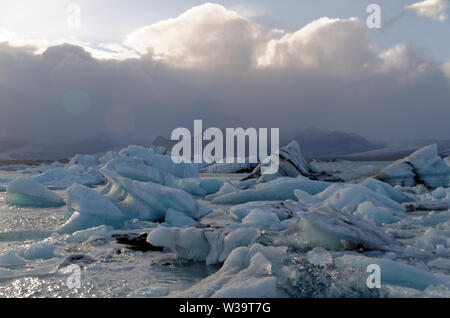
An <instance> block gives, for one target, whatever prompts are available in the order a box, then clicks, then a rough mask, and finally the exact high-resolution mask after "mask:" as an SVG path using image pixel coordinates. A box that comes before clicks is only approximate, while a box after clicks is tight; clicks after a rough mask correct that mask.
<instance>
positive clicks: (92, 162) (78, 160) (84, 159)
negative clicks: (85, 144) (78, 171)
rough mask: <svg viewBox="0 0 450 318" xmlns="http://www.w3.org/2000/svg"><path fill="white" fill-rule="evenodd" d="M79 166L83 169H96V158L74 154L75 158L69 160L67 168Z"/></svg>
mask: <svg viewBox="0 0 450 318" xmlns="http://www.w3.org/2000/svg"><path fill="white" fill-rule="evenodd" d="M73 165H80V166H83V167H86V168H87V167H97V165H98V161H97V158H95V157H94V156H91V155H80V154H76V155H75V157H73V158H72V159H70V161H69V166H73Z"/></svg>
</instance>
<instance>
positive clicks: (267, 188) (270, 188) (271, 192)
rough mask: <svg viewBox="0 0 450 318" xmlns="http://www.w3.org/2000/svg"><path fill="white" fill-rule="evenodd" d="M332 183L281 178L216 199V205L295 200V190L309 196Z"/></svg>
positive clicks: (298, 178) (299, 178) (301, 178)
mask: <svg viewBox="0 0 450 318" xmlns="http://www.w3.org/2000/svg"><path fill="white" fill-rule="evenodd" d="M330 185H331V183H329V182H324V181H314V180H310V179H308V178H306V177H302V176H298V177H297V178H289V177H281V178H278V179H275V180H272V181H269V182H266V183H260V184H257V185H256V186H255V187H254V188H252V189H246V190H240V191H237V192H232V193H228V194H224V195H221V196H218V197H216V198H215V199H214V200H212V202H213V203H215V204H240V203H246V202H250V201H278V200H295V199H296V196H295V195H294V190H296V189H301V190H303V191H306V192H308V193H309V194H317V193H319V192H322V191H323V190H325V189H326V188H327V187H328V186H330Z"/></svg>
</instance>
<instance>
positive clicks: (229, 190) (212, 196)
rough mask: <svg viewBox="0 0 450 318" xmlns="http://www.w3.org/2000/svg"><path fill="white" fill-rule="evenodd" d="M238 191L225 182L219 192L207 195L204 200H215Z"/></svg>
mask: <svg viewBox="0 0 450 318" xmlns="http://www.w3.org/2000/svg"><path fill="white" fill-rule="evenodd" d="M237 191H239V189H238V188H236V187H233V185H231V183H228V182H225V183H224V184H223V185H222V186H221V187H220V189H219V191H217V192H215V193H213V194H210V195H208V196H207V197H206V198H205V199H206V200H214V199H215V198H217V197H219V196H221V195H224V194H228V193H233V192H237Z"/></svg>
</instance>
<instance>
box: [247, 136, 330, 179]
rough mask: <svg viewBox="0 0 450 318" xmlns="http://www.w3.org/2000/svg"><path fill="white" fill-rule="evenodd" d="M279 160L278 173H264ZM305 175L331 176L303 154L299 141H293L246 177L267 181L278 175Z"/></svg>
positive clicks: (311, 177) (316, 176) (313, 177)
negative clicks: (318, 169) (316, 166)
mask: <svg viewBox="0 0 450 318" xmlns="http://www.w3.org/2000/svg"><path fill="white" fill-rule="evenodd" d="M276 162H278V171H277V172H276V173H267V174H264V171H265V169H269V167H270V166H271V165H276ZM297 176H304V177H308V178H310V179H318V178H319V177H320V176H322V177H329V176H328V175H327V174H326V173H323V172H319V171H317V170H316V169H315V168H314V167H313V166H312V165H311V164H310V163H309V162H308V161H307V160H306V159H305V158H304V157H303V155H302V152H301V150H300V146H299V144H298V143H297V141H295V140H293V141H291V142H290V143H289V144H288V145H287V146H285V147H283V148H280V150H278V151H277V152H276V153H275V154H273V155H271V156H270V157H267V158H266V159H265V160H264V161H263V162H262V163H261V164H259V165H258V166H257V167H256V168H255V169H254V170H253V172H252V173H251V174H250V175H249V176H248V177H246V179H252V178H258V182H266V181H270V180H273V179H276V178H278V177H292V178H295V177H297Z"/></svg>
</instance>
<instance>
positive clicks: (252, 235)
mask: <svg viewBox="0 0 450 318" xmlns="http://www.w3.org/2000/svg"><path fill="white" fill-rule="evenodd" d="M259 235H260V234H259V232H258V231H257V230H256V229H254V228H241V229H237V230H235V231H231V232H230V233H228V234H226V235H225V236H224V237H223V251H222V254H221V255H220V256H219V259H218V261H219V262H223V261H224V260H225V259H226V258H227V257H228V255H229V254H230V253H231V251H232V250H234V249H235V248H237V247H239V246H250V245H252V244H253V243H255V242H256V239H257V238H258V237H259ZM220 245H222V244H220Z"/></svg>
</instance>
